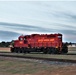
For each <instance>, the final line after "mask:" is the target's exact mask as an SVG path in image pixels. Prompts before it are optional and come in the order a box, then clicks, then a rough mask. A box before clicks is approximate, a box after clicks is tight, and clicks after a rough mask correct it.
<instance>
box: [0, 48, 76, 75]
mask: <svg viewBox="0 0 76 75" xmlns="http://www.w3.org/2000/svg"><path fill="white" fill-rule="evenodd" d="M75 49H76V48H71V47H70V48H69V54H71V55H50V54H48V55H47V54H38V53H36V54H35V53H31V54H23V55H25V56H33V57H34V56H39V57H48V58H50V57H51V58H62V59H64V58H66V59H72V60H76V51H75ZM0 50H1V52H6V53H8V52H9V51H10V48H0ZM7 50H8V51H7ZM15 54H16V53H15ZM72 54H74V55H72ZM18 55H22V54H18ZM75 74H76V64H75V63H58V62H49V63H48V62H43V61H41V60H40V61H39V60H33V59H21V58H20V59H17V58H12V59H11V58H10V57H6V58H5V57H0V75H75Z"/></svg>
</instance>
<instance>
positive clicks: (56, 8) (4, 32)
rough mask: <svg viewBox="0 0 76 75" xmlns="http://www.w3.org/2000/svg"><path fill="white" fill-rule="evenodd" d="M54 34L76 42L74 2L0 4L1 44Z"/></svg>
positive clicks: (75, 10)
mask: <svg viewBox="0 0 76 75" xmlns="http://www.w3.org/2000/svg"><path fill="white" fill-rule="evenodd" d="M54 33H61V34H62V35H63V42H76V1H0V42H1V41H11V40H15V39H17V38H18V36H20V35H22V34H23V35H28V34H54Z"/></svg>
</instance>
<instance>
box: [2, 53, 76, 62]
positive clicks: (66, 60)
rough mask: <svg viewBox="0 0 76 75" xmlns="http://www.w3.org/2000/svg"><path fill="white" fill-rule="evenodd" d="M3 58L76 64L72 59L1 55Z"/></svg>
mask: <svg viewBox="0 0 76 75" xmlns="http://www.w3.org/2000/svg"><path fill="white" fill-rule="evenodd" d="M0 56H1V57H12V58H25V59H26V58H27V59H36V60H46V61H55V62H56V61H57V62H66V63H76V60H71V59H60V58H59V59H58V58H42V57H32V56H22V55H9V54H0Z"/></svg>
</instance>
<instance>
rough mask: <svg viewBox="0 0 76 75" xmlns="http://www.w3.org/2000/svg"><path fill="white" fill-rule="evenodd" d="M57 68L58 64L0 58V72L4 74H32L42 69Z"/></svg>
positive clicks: (51, 69) (50, 69)
mask: <svg viewBox="0 0 76 75" xmlns="http://www.w3.org/2000/svg"><path fill="white" fill-rule="evenodd" d="M58 68H59V66H57V67H56V66H54V65H49V64H42V63H37V62H33V61H17V60H3V59H1V60H0V73H4V74H33V73H36V72H39V71H43V70H48V71H53V69H54V70H55V69H58Z"/></svg>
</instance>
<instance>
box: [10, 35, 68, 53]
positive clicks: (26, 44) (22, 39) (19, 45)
mask: <svg viewBox="0 0 76 75" xmlns="http://www.w3.org/2000/svg"><path fill="white" fill-rule="evenodd" d="M11 52H16V53H18V52H20V53H26V52H28V53H29V52H43V53H49V54H51V53H52V54H57V53H67V52H68V49H67V46H66V45H65V44H63V42H62V34H32V35H25V36H23V35H22V36H19V37H18V40H15V41H14V45H13V47H12V48H11Z"/></svg>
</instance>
